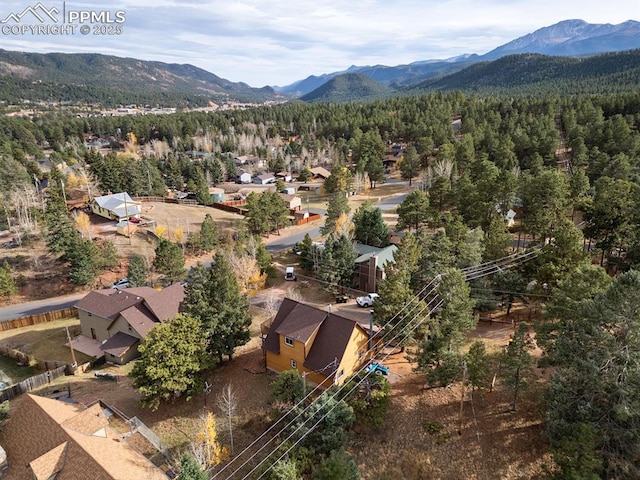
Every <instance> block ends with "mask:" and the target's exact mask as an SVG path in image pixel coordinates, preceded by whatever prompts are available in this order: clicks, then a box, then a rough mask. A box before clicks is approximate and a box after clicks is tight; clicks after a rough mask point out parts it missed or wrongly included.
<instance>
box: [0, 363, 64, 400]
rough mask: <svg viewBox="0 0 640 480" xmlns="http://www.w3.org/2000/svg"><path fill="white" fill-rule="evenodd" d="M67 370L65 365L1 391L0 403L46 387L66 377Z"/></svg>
mask: <svg viewBox="0 0 640 480" xmlns="http://www.w3.org/2000/svg"><path fill="white" fill-rule="evenodd" d="M66 369H67V366H66V365H63V366H60V367H58V368H55V369H53V370H48V371H46V372H44V373H41V374H40V375H34V376H33V377H29V378H27V379H26V380H23V381H21V382H20V383H16V384H15V385H11V386H10V387H7V388H5V389H4V390H2V391H0V402H4V401H5V400H13V399H14V398H16V397H18V396H20V395H22V394H23V393H27V392H30V391H32V390H33V389H35V388H38V387H41V386H42V385H46V384H47V383H51V382H52V381H53V380H55V379H56V378H58V377H62V376H63V375H65V370H66Z"/></svg>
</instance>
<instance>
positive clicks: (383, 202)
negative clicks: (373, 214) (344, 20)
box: [265, 192, 408, 253]
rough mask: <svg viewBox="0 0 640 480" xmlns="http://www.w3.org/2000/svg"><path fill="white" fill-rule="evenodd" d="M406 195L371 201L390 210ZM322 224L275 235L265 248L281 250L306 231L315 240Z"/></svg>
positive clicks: (373, 197) (319, 211)
mask: <svg viewBox="0 0 640 480" xmlns="http://www.w3.org/2000/svg"><path fill="white" fill-rule="evenodd" d="M407 195H408V192H405V193H401V194H396V195H392V196H389V197H386V198H381V199H380V201H379V202H376V197H375V196H372V197H371V200H372V201H373V203H374V205H375V206H376V207H378V208H380V209H381V210H382V211H387V210H392V209H394V208H396V207H397V206H398V205H400V204H401V203H402V201H403V200H404V199H405V198H407ZM311 210H312V212H313V213H319V214H321V215H325V214H326V210H320V209H311ZM322 225H324V222H322V221H321V220H319V221H318V222H316V223H314V224H312V225H309V227H308V228H305V229H303V230H298V231H297V232H296V233H292V234H290V235H287V236H284V235H283V236H281V237H277V238H276V239H274V240H270V241H268V242H265V246H266V247H267V250H268V251H269V252H271V253H274V252H279V251H281V250H285V249H288V248H291V247H293V245H295V244H296V243H298V242H301V241H302V240H303V239H304V236H305V235H306V234H307V233H308V234H309V236H310V237H311V238H312V239H314V240H315V239H317V238H319V237H320V236H321V235H320V227H321V226H322Z"/></svg>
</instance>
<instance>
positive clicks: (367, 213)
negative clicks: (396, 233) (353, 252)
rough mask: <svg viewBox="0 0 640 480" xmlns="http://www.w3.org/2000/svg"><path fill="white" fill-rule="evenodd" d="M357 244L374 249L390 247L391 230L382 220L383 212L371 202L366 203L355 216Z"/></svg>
mask: <svg viewBox="0 0 640 480" xmlns="http://www.w3.org/2000/svg"><path fill="white" fill-rule="evenodd" d="M353 223H354V225H355V232H354V239H355V240H356V242H360V243H363V244H365V245H372V246H374V247H386V246H387V245H389V229H388V228H387V225H386V224H385V223H384V220H383V219H382V211H381V210H380V209H379V208H377V207H374V206H373V204H372V203H371V202H370V201H366V202H364V203H363V204H362V205H361V206H360V207H359V208H358V209H357V210H356V211H355V213H354V214H353Z"/></svg>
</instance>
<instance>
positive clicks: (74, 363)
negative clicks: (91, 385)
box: [64, 327, 78, 369]
mask: <svg viewBox="0 0 640 480" xmlns="http://www.w3.org/2000/svg"><path fill="white" fill-rule="evenodd" d="M64 328H65V330H66V331H67V340H68V341H69V348H70V349H71V359H72V360H73V364H72V366H73V368H74V369H75V368H76V367H77V366H78V362H76V354H75V352H74V351H73V345H71V334H70V333H69V327H64Z"/></svg>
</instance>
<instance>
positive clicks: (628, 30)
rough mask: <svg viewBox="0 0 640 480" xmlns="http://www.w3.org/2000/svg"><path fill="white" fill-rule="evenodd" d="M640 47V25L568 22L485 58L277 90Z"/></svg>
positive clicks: (387, 81) (379, 68)
mask: <svg viewBox="0 0 640 480" xmlns="http://www.w3.org/2000/svg"><path fill="white" fill-rule="evenodd" d="M635 48H640V22H637V21H634V20H629V21H627V22H624V23H621V24H618V25H611V24H590V23H587V22H585V21H583V20H565V21H562V22H559V23H557V24H555V25H551V26H549V27H544V28H541V29H539V30H536V31H535V32H533V33H530V34H528V35H525V36H523V37H520V38H517V39H515V40H512V41H511V42H508V43H506V44H504V45H502V46H500V47H498V48H496V49H494V50H491V51H490V52H488V53H486V54H484V55H477V54H471V55H461V56H458V57H454V58H449V59H445V60H423V61H419V62H414V63H410V64H408V65H397V66H393V67H390V66H385V65H375V66H363V67H357V66H351V67H349V68H348V69H347V70H344V71H340V72H333V73H327V74H324V75H321V76H313V75H312V76H310V77H307V78H305V79H302V80H298V81H296V82H294V83H292V84H290V85H286V86H283V87H274V88H275V89H276V90H278V91H280V92H282V93H284V94H288V95H295V96H303V95H306V94H308V93H310V92H311V91H313V90H315V89H316V88H318V87H319V86H320V85H322V84H323V83H326V82H327V81H329V80H331V79H332V78H335V77H337V76H338V75H342V74H345V73H361V74H363V75H366V76H368V77H369V78H372V79H373V80H375V81H377V82H380V83H382V84H384V85H387V86H390V87H392V88H402V87H407V86H410V85H415V84H418V83H421V82H424V81H426V80H429V79H434V78H440V77H444V76H446V75H450V74H452V73H455V72H458V71H460V70H463V69H465V68H467V67H469V66H471V65H473V64H476V63H478V62H482V61H487V60H496V59H498V58H501V57H503V56H505V55H513V54H521V53H540V54H544V55H554V56H577V55H595V54H598V53H603V52H618V51H624V50H630V49H635Z"/></svg>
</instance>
